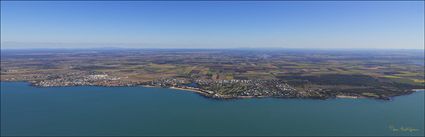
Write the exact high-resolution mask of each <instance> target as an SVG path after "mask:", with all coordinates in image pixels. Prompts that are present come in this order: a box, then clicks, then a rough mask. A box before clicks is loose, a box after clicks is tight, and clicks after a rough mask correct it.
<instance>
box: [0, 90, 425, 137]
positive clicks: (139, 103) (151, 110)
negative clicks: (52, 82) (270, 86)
mask: <svg viewBox="0 0 425 137" xmlns="http://www.w3.org/2000/svg"><path fill="white" fill-rule="evenodd" d="M402 127H403V128H412V129H416V131H412V132H409V131H401V130H399V131H393V130H394V129H400V128H402ZM1 135H395V136H398V135H424V92H417V93H414V94H411V95H407V96H400V97H397V98H395V99H394V100H393V101H379V100H370V99H331V100H306V99H273V98H268V99H239V100H212V99H207V98H204V97H202V96H199V95H197V94H196V93H192V92H189V91H181V90H173V89H164V88H144V87H114V88H107V87H85V86H81V87H52V88H36V87H31V86H29V85H28V84H27V83H23V82H2V83H1Z"/></svg>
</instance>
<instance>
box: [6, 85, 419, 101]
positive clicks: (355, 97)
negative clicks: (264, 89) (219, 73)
mask: <svg viewBox="0 0 425 137" xmlns="http://www.w3.org/2000/svg"><path fill="white" fill-rule="evenodd" d="M0 82H24V83H29V86H32V87H39V88H49V87H76V86H97V87H137V86H141V87H146V88H168V89H176V90H184V91H189V92H194V93H198V94H200V95H203V96H205V97H209V98H213V99H249V98H290V97H283V96H232V95H219V94H212V93H214V92H213V91H206V90H201V89H197V88H192V87H189V88H184V87H173V86H171V87H159V86H151V85H143V84H123V85H109V86H106V85H96V84H92V85H60V86H57V85H54V86H38V85H34V84H32V82H30V81H0ZM411 91H413V92H412V93H414V92H420V91H425V89H411ZM403 95H408V94H403ZM403 95H398V96H403ZM295 98H298V99H318V98H315V97H308V96H306V97H295ZM331 98H343V99H362V98H370V99H379V100H391V99H390V98H388V99H384V98H371V97H365V96H352V95H336V96H333V97H327V98H320V99H331Z"/></svg>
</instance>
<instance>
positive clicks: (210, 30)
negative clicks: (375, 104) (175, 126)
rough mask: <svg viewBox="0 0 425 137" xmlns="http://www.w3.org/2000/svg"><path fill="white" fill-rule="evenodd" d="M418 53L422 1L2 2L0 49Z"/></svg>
mask: <svg viewBox="0 0 425 137" xmlns="http://www.w3.org/2000/svg"><path fill="white" fill-rule="evenodd" d="M99 47H120V48H309V49H311V48H314V49H316V48H319V49H321V48H325V49H327V48H350V49H351V48H359V49H369V48H373V49H423V48H424V1H406V2H401V1H380V2H371V1H364V2H360V1H342V2H336V1H332V2H326V1H317V2H313V1H303V2H295V1H267V2H258V1H227V2H224V1H221V2H218V1H176V2H172V1H160V2H148V1H125V2H118V1H72V2H71V1H44V2H42V1H33V2H28V1H1V48H2V49H28V48H99Z"/></svg>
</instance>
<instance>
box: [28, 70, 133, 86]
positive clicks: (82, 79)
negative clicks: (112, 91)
mask: <svg viewBox="0 0 425 137" xmlns="http://www.w3.org/2000/svg"><path fill="white" fill-rule="evenodd" d="M48 77H49V78H48V79H46V80H40V81H32V84H33V85H35V86H39V87H52V86H126V85H132V84H129V83H128V82H122V81H119V78H117V77H113V76H109V75H108V74H104V73H95V72H73V73H66V74H54V75H48Z"/></svg>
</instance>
